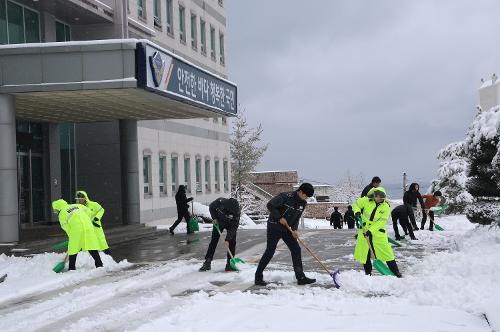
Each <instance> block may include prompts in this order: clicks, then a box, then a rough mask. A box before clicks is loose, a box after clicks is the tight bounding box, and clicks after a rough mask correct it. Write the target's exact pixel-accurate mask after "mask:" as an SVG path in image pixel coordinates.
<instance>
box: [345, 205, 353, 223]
mask: <svg viewBox="0 0 500 332" xmlns="http://www.w3.org/2000/svg"><path fill="white" fill-rule="evenodd" d="M344 222H345V223H347V228H349V229H353V228H354V225H355V224H356V219H355V218H354V211H353V210H352V205H348V206H347V211H346V212H345V213H344Z"/></svg>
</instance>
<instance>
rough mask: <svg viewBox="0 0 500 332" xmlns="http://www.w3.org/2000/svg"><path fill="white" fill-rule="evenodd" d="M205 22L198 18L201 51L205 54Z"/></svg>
mask: <svg viewBox="0 0 500 332" xmlns="http://www.w3.org/2000/svg"><path fill="white" fill-rule="evenodd" d="M206 33H207V32H206V23H205V21H203V20H202V19H201V18H200V35H201V36H200V37H201V53H202V54H204V55H205V54H207V36H206Z"/></svg>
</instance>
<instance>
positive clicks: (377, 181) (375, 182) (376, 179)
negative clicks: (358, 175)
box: [361, 176, 382, 197]
mask: <svg viewBox="0 0 500 332" xmlns="http://www.w3.org/2000/svg"><path fill="white" fill-rule="evenodd" d="M381 183H382V180H380V178H379V177H378V176H374V177H373V179H372V182H370V184H369V185H367V186H366V187H365V189H363V191H362V192H361V197H364V196H366V195H368V192H369V191H370V189H372V188H377V187H378V186H380V184H381Z"/></svg>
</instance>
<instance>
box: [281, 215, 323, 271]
mask: <svg viewBox="0 0 500 332" xmlns="http://www.w3.org/2000/svg"><path fill="white" fill-rule="evenodd" d="M285 227H286V228H287V229H288V230H289V231H290V233H292V234H293V230H292V228H291V227H290V225H288V224H286V226H285ZM297 240H299V242H300V244H301V245H302V246H303V247H304V248H306V250H307V251H309V253H310V254H311V256H313V257H314V258H315V259H316V261H317V262H318V263H319V265H321V267H322V268H323V269H325V271H326V272H328V274H330V273H331V272H330V270H328V268H327V267H326V266H325V264H323V262H322V261H321V260H320V259H319V258H318V256H316V255H315V254H314V253H313V252H312V250H311V249H309V247H308V246H307V245H306V244H305V243H304V242H303V241H302V240H301V238H300V237H297Z"/></svg>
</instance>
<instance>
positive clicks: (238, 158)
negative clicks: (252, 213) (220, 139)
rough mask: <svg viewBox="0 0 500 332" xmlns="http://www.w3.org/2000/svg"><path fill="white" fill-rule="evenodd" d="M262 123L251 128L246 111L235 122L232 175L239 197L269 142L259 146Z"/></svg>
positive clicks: (232, 146) (237, 196)
mask: <svg viewBox="0 0 500 332" xmlns="http://www.w3.org/2000/svg"><path fill="white" fill-rule="evenodd" d="M262 132H263V129H262V125H261V124H259V125H258V126H257V128H250V127H249V125H248V122H247V119H246V117H245V113H244V111H242V112H240V113H239V114H238V116H237V117H236V120H235V121H234V123H233V132H232V135H231V175H232V183H233V186H234V192H235V196H236V198H237V199H239V197H240V196H241V195H240V193H241V191H242V190H243V186H244V185H245V184H246V183H248V182H251V180H252V176H251V174H250V172H254V171H255V168H256V167H257V165H258V164H259V162H260V160H261V158H262V156H263V155H264V152H265V151H266V150H267V144H266V145H264V146H259V144H260V141H261V134H262Z"/></svg>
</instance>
